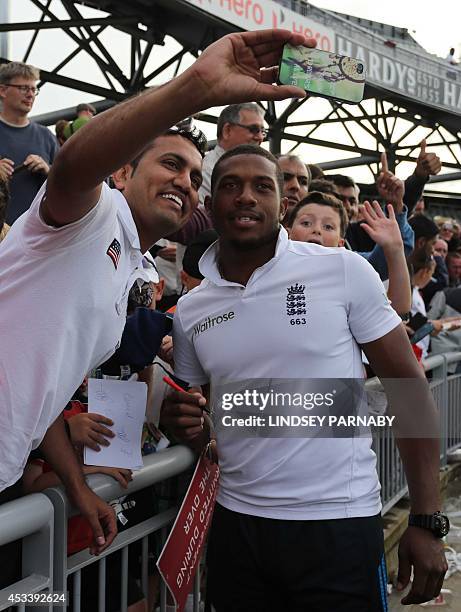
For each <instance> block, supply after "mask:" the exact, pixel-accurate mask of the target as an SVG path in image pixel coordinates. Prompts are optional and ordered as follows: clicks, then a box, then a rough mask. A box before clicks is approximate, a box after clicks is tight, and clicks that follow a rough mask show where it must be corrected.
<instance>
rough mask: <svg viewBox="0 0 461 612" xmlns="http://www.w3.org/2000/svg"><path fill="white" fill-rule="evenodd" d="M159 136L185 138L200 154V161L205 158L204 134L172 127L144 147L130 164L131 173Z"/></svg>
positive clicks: (193, 129) (194, 129)
mask: <svg viewBox="0 0 461 612" xmlns="http://www.w3.org/2000/svg"><path fill="white" fill-rule="evenodd" d="M161 136H182V137H183V138H185V139H186V140H188V141H189V142H191V143H192V144H193V145H194V147H195V148H196V149H197V151H198V152H199V153H200V155H201V157H202V159H203V158H204V157H205V153H206V151H207V147H208V142H207V139H206V136H205V134H204V133H203V132H202V131H201V130H199V129H198V128H195V127H192V128H184V127H177V126H173V127H171V128H169V129H168V130H166V131H165V132H163V134H159V135H158V136H157V137H156V138H154V139H153V140H151V141H150V143H149V144H148V145H147V146H145V147H144V149H143V150H142V151H141V153H139V155H137V156H136V157H135V158H134V159H133V160H132V161H131V162H130V165H131V166H132V167H133V172H134V171H135V170H136V168H137V167H138V165H139V162H140V161H141V159H142V158H143V157H144V155H145V154H146V153H147V151H149V149H151V148H152V147H153V146H154V143H155V141H156V140H157V138H160V137H161Z"/></svg>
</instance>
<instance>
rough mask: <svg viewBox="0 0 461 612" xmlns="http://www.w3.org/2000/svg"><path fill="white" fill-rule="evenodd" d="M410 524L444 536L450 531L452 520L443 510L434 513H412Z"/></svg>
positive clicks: (409, 518) (439, 536) (437, 535)
mask: <svg viewBox="0 0 461 612" xmlns="http://www.w3.org/2000/svg"><path fill="white" fill-rule="evenodd" d="M408 525H409V527H422V528H423V529H428V530H429V531H432V533H433V534H434V535H435V537H436V538H443V537H445V536H446V535H447V533H448V532H449V531H450V521H449V520H448V517H447V516H446V515H445V514H442V513H441V512H434V514H410V516H409V517H408Z"/></svg>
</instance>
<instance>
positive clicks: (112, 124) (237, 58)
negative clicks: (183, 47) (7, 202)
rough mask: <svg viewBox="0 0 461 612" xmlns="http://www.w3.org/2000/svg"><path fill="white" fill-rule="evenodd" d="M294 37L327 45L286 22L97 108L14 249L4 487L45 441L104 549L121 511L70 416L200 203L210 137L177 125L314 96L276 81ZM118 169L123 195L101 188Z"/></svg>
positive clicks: (225, 41)
mask: <svg viewBox="0 0 461 612" xmlns="http://www.w3.org/2000/svg"><path fill="white" fill-rule="evenodd" d="M286 42H292V43H293V44H307V45H310V46H314V45H315V41H314V40H306V39H305V37H304V36H302V35H299V34H293V33H291V32H289V31H287V30H265V31H260V32H246V33H242V34H231V35H229V36H225V37H224V38H222V39H220V40H219V41H218V42H216V43H215V44H213V45H212V46H211V47H209V48H208V49H206V50H205V51H204V52H203V53H202V54H201V55H200V57H199V59H198V60H197V61H196V62H195V63H194V64H193V65H192V66H191V67H190V68H189V69H188V70H186V72H184V73H183V74H182V75H180V76H179V77H177V78H176V79H174V80H172V81H171V82H169V83H167V84H166V85H164V86H162V87H159V88H156V89H155V90H153V91H148V92H147V93H145V94H144V95H142V96H139V97H137V98H134V99H132V100H129V101H127V102H126V103H124V104H120V105H119V106H117V107H115V108H113V109H111V110H109V111H107V112H105V113H101V114H100V115H98V116H97V117H96V118H95V119H94V120H92V122H91V127H89V128H88V129H86V128H85V127H84V128H82V129H81V130H79V132H78V133H77V134H75V135H74V136H73V137H72V138H71V139H70V140H69V141H68V142H67V143H66V144H65V145H64V146H63V148H62V149H61V150H60V152H59V154H58V156H57V158H56V160H55V162H54V163H53V166H52V168H51V170H50V173H49V176H48V181H47V184H46V185H45V186H44V187H42V189H41V190H40V191H39V193H38V194H37V197H36V199H35V200H34V202H33V203H32V205H31V207H30V209H29V210H28V211H27V213H26V214H25V215H23V216H22V217H21V218H20V219H19V220H18V221H17V222H16V223H15V224H14V226H13V228H12V230H11V236H9V239H8V240H7V241H6V242H5V244H4V245H2V250H1V253H0V287H1V290H0V298H1V300H2V309H1V312H0V337H1V338H2V342H1V348H0V380H1V381H2V385H1V386H0V490H3V489H6V488H9V487H11V486H12V485H13V484H14V483H15V482H16V481H17V480H18V479H19V478H20V477H21V474H22V471H23V467H24V465H25V462H26V459H27V456H28V454H29V452H30V450H31V449H32V448H36V447H37V446H38V445H40V443H42V440H43V449H44V451H45V454H47V455H48V460H49V462H50V463H51V464H52V467H54V468H55V469H56V472H57V473H58V474H59V476H60V477H61V480H62V481H63V482H64V483H65V484H66V486H67V490H68V493H69V495H70V497H71V498H72V499H73V500H74V502H75V503H76V505H77V506H78V508H79V510H80V512H81V513H82V514H83V515H84V516H86V517H87V518H88V519H89V520H90V522H91V524H92V526H93V528H94V533H95V541H94V543H93V551H94V552H96V553H98V552H101V551H102V550H104V548H106V547H107V546H108V545H109V544H110V543H111V542H112V540H113V538H114V537H115V534H116V525H115V518H114V516H113V512H112V511H111V510H110V508H109V507H108V506H107V504H105V503H104V502H102V500H100V499H99V498H98V497H97V496H96V495H95V494H94V493H93V492H92V491H91V490H90V489H89V488H88V487H87V485H86V484H85V481H84V479H83V476H82V473H81V470H80V467H79V466H78V464H77V462H76V461H73V460H72V447H71V445H70V442H69V440H68V439H67V436H66V434H65V430H64V426H63V424H62V419H61V418H60V417H59V414H60V413H61V411H62V410H63V408H64V406H65V405H66V404H67V402H68V401H69V399H70V398H71V396H72V394H73V392H74V391H75V389H76V388H77V387H78V386H79V385H80V383H81V381H82V380H83V378H84V376H85V375H86V373H87V372H88V371H89V370H90V369H91V368H93V367H96V366H97V365H99V364H100V363H102V362H104V361H105V360H106V359H107V358H108V357H109V356H110V355H111V354H112V353H113V352H114V351H115V348H116V346H117V343H118V342H119V340H120V337H121V334H122V331H123V327H124V323H125V317H126V304H127V297H128V291H129V289H130V288H131V286H132V285H133V283H134V282H135V281H136V279H137V278H140V277H142V270H141V268H142V257H143V253H144V252H145V251H146V250H147V249H148V248H149V247H150V246H151V245H152V244H154V243H155V242H156V241H157V240H158V239H159V238H161V237H163V236H165V235H167V234H169V233H171V232H172V231H175V230H177V229H179V228H180V227H181V226H182V225H184V224H185V223H186V221H187V220H188V218H189V217H190V215H191V214H192V211H193V210H194V208H195V207H196V206H197V203H198V188H199V187H200V183H201V153H202V151H201V149H200V146H201V145H200V142H198V140H197V139H195V140H194V137H193V136H192V137H191V136H190V134H184V133H181V132H175V131H173V132H168V133H167V130H168V129H169V128H170V126H172V125H173V124H174V123H175V122H177V121H179V120H180V119H183V118H184V117H186V116H189V115H192V114H194V113H195V112H197V111H199V110H201V109H205V108H207V107H209V106H219V105H222V104H229V103H232V102H241V101H252V100H282V99H284V98H289V97H303V96H304V95H305V94H304V91H302V90H300V89H299V88H296V87H290V86H286V87H279V86H277V85H274V84H273V83H274V82H275V81H276V73H277V65H278V62H279V59H280V55H281V51H282V48H283V45H284V44H285V43H286ZM135 158H136V163H135V162H134V160H135ZM4 165H5V166H7V164H4ZM112 173H115V180H116V184H117V186H118V188H119V190H120V191H116V190H110V189H109V188H108V187H107V185H103V184H102V182H103V180H104V179H105V178H106V177H107V176H109V175H111V174H112ZM121 192H123V195H122V193H121ZM24 249H27V250H28V256H27V257H24ZM18 279H27V282H18ZM50 296H52V297H50ZM19 312H21V313H23V316H22V317H21V322H20V324H19V323H18V313H19ZM24 347H27V350H23V348H24ZM24 372H27V377H25V378H24ZM13 415H14V423H13ZM58 417H59V418H58ZM52 424H54V425H53V426H52V427H50V426H51V425H52ZM47 430H48V433H47Z"/></svg>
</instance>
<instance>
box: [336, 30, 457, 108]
mask: <svg viewBox="0 0 461 612" xmlns="http://www.w3.org/2000/svg"><path fill="white" fill-rule="evenodd" d="M382 48H383V50H384V49H385V48H386V47H384V45H383V47H382ZM336 52H337V53H339V54H340V55H349V56H352V57H357V58H358V59H361V60H362V61H363V62H364V64H365V65H366V67H367V74H366V80H367V81H368V82H370V83H371V84H373V85H378V86H380V87H382V88H383V89H388V90H392V91H395V92H396V93H399V94H402V95H404V96H407V97H408V98H411V99H414V100H417V101H418V102H419V103H423V104H428V105H430V106H438V107H440V108H444V109H447V110H451V111H454V112H458V113H459V112H461V69H459V68H454V67H450V66H448V65H447V66H446V67H444V66H443V65H440V64H439V63H436V62H431V63H430V64H429V63H428V70H424V69H422V68H419V67H418V65H417V62H415V64H413V65H411V64H410V63H405V62H404V61H403V60H402V54H399V52H398V50H391V49H389V55H388V54H387V53H382V52H380V51H378V49H377V48H376V47H375V48H369V47H367V46H366V45H365V44H361V43H360V42H357V41H356V40H350V39H346V38H345V37H343V36H340V35H338V34H337V35H336ZM415 59H416V58H415Z"/></svg>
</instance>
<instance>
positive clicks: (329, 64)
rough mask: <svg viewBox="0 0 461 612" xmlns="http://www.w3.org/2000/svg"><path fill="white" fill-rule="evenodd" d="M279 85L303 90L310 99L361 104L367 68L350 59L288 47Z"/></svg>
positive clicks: (283, 56) (344, 56)
mask: <svg viewBox="0 0 461 612" xmlns="http://www.w3.org/2000/svg"><path fill="white" fill-rule="evenodd" d="M279 83H281V84H282V85H294V86H296V87H301V88H302V89H304V90H305V91H307V92H308V93H310V94H311V95H315V96H321V97H324V98H333V99H334V100H339V101H341V102H347V103H349V104H358V103H359V102H361V100H362V99H363V92H364V88H365V64H364V63H363V61H362V60H359V59H356V58H354V57H348V56H347V55H337V54H335V53H330V52H328V51H322V50H321V49H313V48H310V47H304V46H302V45H301V46H298V47H294V46H292V45H289V44H287V45H285V46H284V48H283V54H282V58H281V60H280V66H279Z"/></svg>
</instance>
